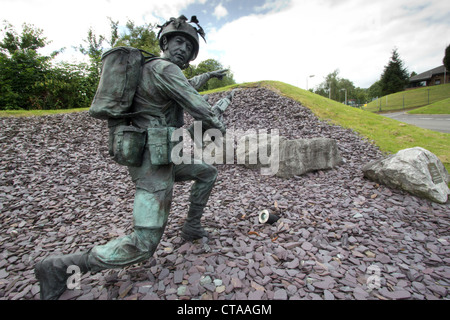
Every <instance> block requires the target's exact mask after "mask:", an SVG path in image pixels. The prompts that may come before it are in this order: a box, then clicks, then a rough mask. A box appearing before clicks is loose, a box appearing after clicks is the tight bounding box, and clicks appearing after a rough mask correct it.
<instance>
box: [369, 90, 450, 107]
mask: <svg viewBox="0 0 450 320" xmlns="http://www.w3.org/2000/svg"><path fill="white" fill-rule="evenodd" d="M386 98H387V99H386ZM448 98H450V83H446V84H441V85H438V86H430V87H424V88H418V89H411V90H406V91H401V92H397V93H393V94H390V95H388V96H384V97H381V98H379V99H378V100H374V101H372V102H370V103H368V104H367V106H366V107H365V110H368V111H372V112H379V111H380V108H381V111H382V112H383V111H395V110H403V109H411V108H418V107H423V106H426V105H429V104H433V103H435V102H438V101H441V100H444V99H448Z"/></svg>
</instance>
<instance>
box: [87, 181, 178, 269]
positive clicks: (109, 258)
mask: <svg viewBox="0 0 450 320" xmlns="http://www.w3.org/2000/svg"><path fill="white" fill-rule="evenodd" d="M171 197H172V190H171V189H170V190H162V191H158V192H155V193H151V192H149V191H147V190H144V189H140V188H137V189H136V196H135V199H134V208H133V219H134V231H133V233H131V234H130V235H127V236H124V237H121V238H118V239H114V240H111V241H110V242H108V243H107V244H105V245H100V246H96V247H94V248H93V249H92V252H91V255H92V256H93V257H94V258H95V260H96V263H95V264H96V266H98V267H99V269H100V270H101V269H110V268H120V267H124V266H127V265H130V264H134V263H136V262H140V261H142V260H145V259H149V258H150V257H151V256H152V255H153V253H154V252H155V250H156V247H157V246H158V244H159V241H160V240H161V237H162V235H163V232H164V229H165V227H166V223H167V219H168V216H169V211H170V202H171ZM93 271H96V270H93Z"/></svg>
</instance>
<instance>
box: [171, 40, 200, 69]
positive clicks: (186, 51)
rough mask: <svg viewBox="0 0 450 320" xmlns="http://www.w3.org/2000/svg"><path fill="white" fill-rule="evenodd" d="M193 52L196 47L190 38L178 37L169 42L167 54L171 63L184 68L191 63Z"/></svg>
mask: <svg viewBox="0 0 450 320" xmlns="http://www.w3.org/2000/svg"><path fill="white" fill-rule="evenodd" d="M193 50H194V46H193V44H192V42H191V41H190V40H189V39H188V38H186V37H183V36H180V35H176V36H173V37H171V38H170V39H169V41H168V42H167V50H166V52H165V54H166V56H167V58H169V60H170V61H172V62H173V63H175V64H176V65H178V66H179V67H182V66H183V65H185V64H187V63H188V62H189V58H190V57H191V56H192V51H193Z"/></svg>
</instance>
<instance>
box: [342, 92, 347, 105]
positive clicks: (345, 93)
mask: <svg viewBox="0 0 450 320" xmlns="http://www.w3.org/2000/svg"><path fill="white" fill-rule="evenodd" d="M343 90H345V105H347V89H346V88H344V89H341V91H343Z"/></svg>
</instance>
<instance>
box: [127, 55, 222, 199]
mask: <svg viewBox="0 0 450 320" xmlns="http://www.w3.org/2000/svg"><path fill="white" fill-rule="evenodd" d="M206 77H207V78H209V77H208V76H206ZM205 80H206V78H205V76H199V77H195V78H193V79H191V80H190V81H188V80H187V79H186V77H185V76H184V74H183V72H182V71H181V69H180V68H179V67H178V66H177V65H175V64H174V63H172V62H170V61H168V60H165V59H155V60H152V61H150V62H147V63H146V64H145V65H144V67H143V70H142V75H141V80H140V83H139V86H138V88H137V90H136V94H135V97H134V101H133V110H132V112H133V113H135V114H138V115H137V116H135V117H133V118H132V122H133V125H134V126H137V127H139V128H149V127H161V126H168V127H176V128H180V127H182V126H183V124H184V120H183V113H184V112H183V111H186V112H187V113H189V114H190V115H191V116H192V117H193V118H194V119H195V120H197V121H202V129H203V130H208V129H211V128H214V129H219V130H220V131H222V132H223V133H225V127H224V125H223V124H222V122H220V121H219V119H218V118H217V116H216V115H215V114H214V113H213V111H212V109H211V106H210V105H209V104H208V102H207V101H206V100H205V99H204V98H203V97H202V96H201V95H200V94H199V93H198V92H197V91H196V89H195V88H196V87H200V86H201V85H202V84H203V83H204V82H205ZM163 119H164V120H163ZM151 139H152V137H151V136H148V139H147V140H148V141H150V140H151ZM173 169H174V166H173V164H168V165H161V166H155V165H153V164H151V161H150V160H149V153H148V151H145V152H144V157H143V163H142V165H141V166H140V167H129V172H130V175H131V178H132V180H133V181H134V182H135V183H136V187H137V188H141V189H144V190H147V191H148V192H152V193H153V192H158V191H162V190H166V191H169V190H171V188H172V186H173V182H174V179H175V175H174V170H173ZM167 197H168V198H169V196H167Z"/></svg>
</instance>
